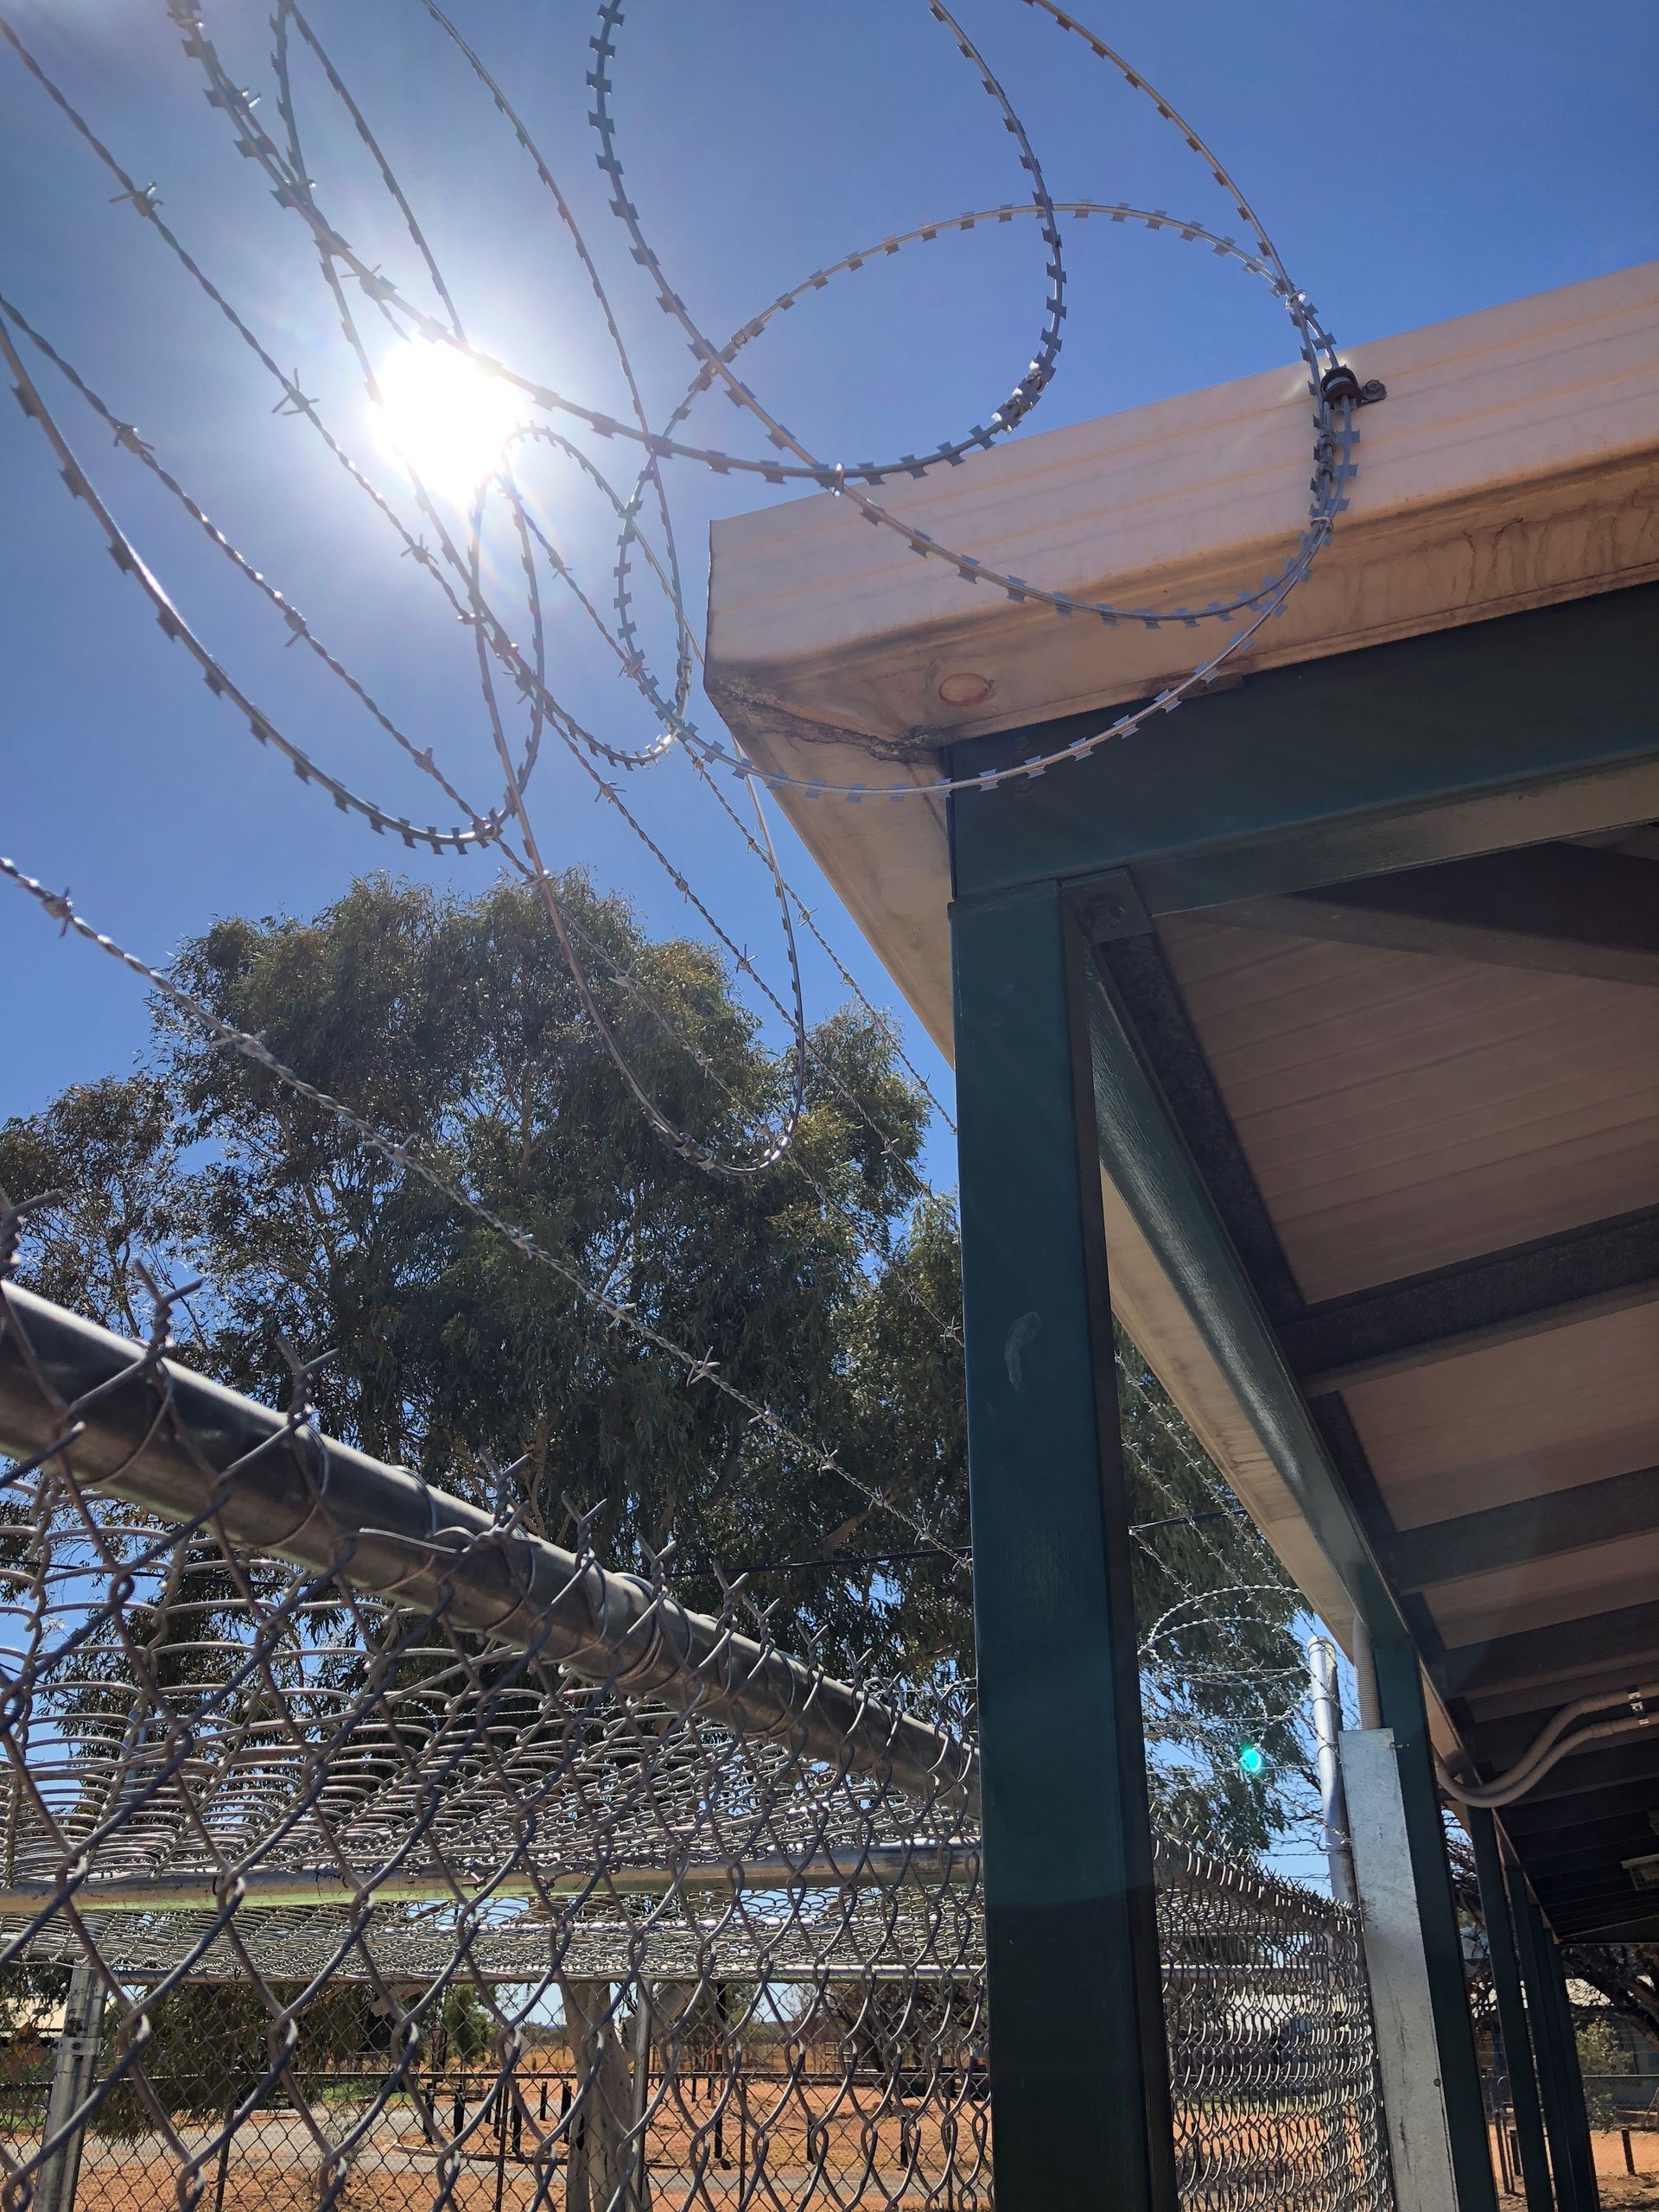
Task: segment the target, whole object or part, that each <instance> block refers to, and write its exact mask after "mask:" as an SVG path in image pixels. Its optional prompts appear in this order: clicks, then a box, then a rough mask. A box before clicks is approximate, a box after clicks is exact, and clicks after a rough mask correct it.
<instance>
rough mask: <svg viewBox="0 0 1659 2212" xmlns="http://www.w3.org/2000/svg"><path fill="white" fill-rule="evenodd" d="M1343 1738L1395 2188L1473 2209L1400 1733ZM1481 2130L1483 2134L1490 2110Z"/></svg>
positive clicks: (1424, 2208) (1443, 2206) (1428, 2203)
mask: <svg viewBox="0 0 1659 2212" xmlns="http://www.w3.org/2000/svg"><path fill="white" fill-rule="evenodd" d="M1339 1740H1340V1745H1341V1752H1342V1770H1343V1777H1344V1781H1345V1783H1346V1784H1347V1796H1348V1820H1349V1834H1350V1836H1351V1840H1352V1843H1353V1852H1354V1872H1355V1877H1356V1879H1357V1885H1358V1889H1359V1896H1360V1902H1361V1905H1362V1908H1363V1925H1364V1941H1365V1974H1366V1979H1367V1980H1368V1981H1369V1982H1370V1991H1371V2017H1372V2019H1373V2020H1374V2022H1375V2023H1376V2065H1377V2073H1378V2075H1379V2076H1380V2078H1381V2082H1382V2088H1383V2118H1384V2120H1385V2122H1386V2123H1387V2133H1388V2140H1389V2163H1390V2164H1391V2165H1392V2167H1393V2169H1394V2183H1395V2196H1396V2198H1397V2200H1398V2202H1399V2204H1400V2206H1401V2208H1402V2212H1466V2208H1464V2206H1463V2200H1462V2199H1461V2197H1460V2196H1459V2190H1458V2175H1457V2169H1456V2165H1455V2163H1454V2160H1453V2158H1452V2131H1451V2126H1450V2121H1449V2119H1448V2116H1447V2113H1446V2100H1445V2097H1444V2095H1443V2094H1442V2089H1441V2084H1440V2074H1439V2069H1438V2068H1437V2067H1436V2066H1435V2064H1434V2063H1433V2058H1434V2049H1435V2037H1434V2005H1433V1994H1432V1993H1431V1990H1430V1987H1429V1977H1428V1961H1427V1957H1426V1955H1425V1952H1424V1946H1423V1930H1422V1917H1421V1913H1420V1911H1419V1910H1418V1904H1417V1884H1416V1879H1415V1875H1414V1869H1413V1866H1412V1860H1411V1847H1410V1840H1409V1838H1408V1834H1407V1830H1406V1815H1405V1807H1404V1805H1403V1803H1402V1800H1401V1791H1400V1776H1399V1770H1398V1767H1397V1764H1396V1763H1395V1751H1394V1738H1393V1736H1392V1735H1391V1734H1390V1733H1389V1731H1388V1730H1387V1729H1386V1728H1363V1729H1345V1730H1344V1732H1343V1734H1342V1736H1341V1738H1340V1739H1339ZM1476 2088H1477V2093H1478V2088H1479V2084H1478V2082H1477V2084H1476ZM1481 2136H1482V2140H1483V2144H1484V2138H1485V2119H1484V2110H1483V2113H1482V2120H1481ZM1488 2186H1489V2188H1490V2186H1491V2169H1490V2166H1489V2168H1488ZM1495 2201H1496V2200H1494V2202H1495Z"/></svg>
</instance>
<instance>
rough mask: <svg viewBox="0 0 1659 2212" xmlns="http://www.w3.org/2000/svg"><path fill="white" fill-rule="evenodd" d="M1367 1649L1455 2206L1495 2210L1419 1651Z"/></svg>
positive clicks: (1390, 1643) (1383, 1646) (1394, 1646)
mask: <svg viewBox="0 0 1659 2212" xmlns="http://www.w3.org/2000/svg"><path fill="white" fill-rule="evenodd" d="M1372 1657H1373V1660H1374V1662H1375V1663H1376V1691H1377V1701H1378V1703H1379V1705H1380V1706H1381V1707H1382V1713H1383V1726H1384V1727H1385V1728H1389V1729H1392V1731H1393V1732H1394V1742H1395V1754H1396V1756H1397V1758H1398V1760H1399V1764H1400V1796H1401V1800H1402V1805H1403V1808H1404V1811H1405V1816H1406V1840H1407V1843H1408V1847H1409V1849H1410V1853H1411V1870H1412V1875H1413V1878H1414V1883H1415V1885H1416V1891H1417V1911H1418V1916H1419V1921H1420V1924H1421V1929H1422V1935H1423V1955H1424V1958H1425V1960H1426V1961H1427V1967H1428V1994H1429V2002H1430V2004H1431V2005H1432V2006H1433V2013H1434V2039H1435V2043H1436V2045H1437V2047H1438V2048H1437V2052H1436V2056H1438V2058H1439V2061H1440V2094H1441V2095H1442V2096H1443V2097H1444V2099H1445V2100H1446V2131H1447V2133H1448V2134H1449V2135H1450V2137H1451V2142H1452V2175H1453V2177H1454V2180H1455V2182H1456V2185H1457V2192H1458V2206H1459V2212H1497V2184H1496V2183H1495V2182H1494V2180H1493V2178H1492V2154H1491V2140H1490V2139H1489V2137H1488V2135H1487V2132H1486V2108H1485V2104H1484V2100H1483V2098H1482V2096H1481V2093H1480V2062H1479V2060H1478V2057H1477V2056H1476V2054H1475V2031H1474V2024H1473V2023H1472V2021H1471V2018H1470V2017H1469V1984H1468V1979H1467V1976H1466V1974H1465V1971H1464V1960H1463V1941H1462V1936H1461V1935H1460V1933H1459V1928H1458V1914H1457V1907H1456V1905H1455V1904H1453V1902H1452V1873H1451V1869H1450V1867H1449V1866H1448V1865H1447V1862H1446V1830H1445V1828H1444V1827H1443V1826H1442V1823H1441V1817H1440V1793H1439V1790H1438V1789H1437V1788H1436V1785H1435V1781H1434V1762H1433V1748H1432V1746H1431V1745H1430V1743H1429V1739H1428V1714H1427V1711H1426V1709H1425V1707H1424V1705H1423V1683H1422V1676H1421V1673H1420V1672H1419V1670H1418V1660H1417V1653H1416V1649H1415V1648H1414V1646H1413V1645H1412V1644H1410V1643H1403V1642H1397V1641H1395V1639H1393V1638H1388V1639H1387V1640H1385V1639H1383V1637H1377V1638H1376V1640H1375V1642H1374V1643H1373V1645H1372Z"/></svg>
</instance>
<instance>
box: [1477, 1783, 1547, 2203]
mask: <svg viewBox="0 0 1659 2212" xmlns="http://www.w3.org/2000/svg"><path fill="white" fill-rule="evenodd" d="M1466 1818H1467V1820H1468V1823H1469V1834H1470V1836H1471V1840H1472V1841H1473V1843H1474V1847H1475V1875H1476V1878H1477V1879H1478V1882H1479V1884H1480V1909H1481V1912H1482V1914H1483V1916H1484V1919H1485V1922H1486V1950H1487V1955H1488V1956H1489V1957H1490V1959H1491V1965H1492V1990H1493V1993H1494V1995H1495V1996H1496V1998H1497V2019H1498V2025H1499V2028H1500V2029H1501V2030H1502V2031H1503V2055H1504V2058H1505V2060H1506V2061H1507V2063H1508V2066H1509V2075H1510V2103H1511V2104H1512V2105H1513V2106H1514V2107H1515V2133H1516V2139H1517V2140H1518V2142H1519V2144H1520V2146H1521V2181H1522V2188H1523V2190H1525V2193H1526V2199H1527V2212H1554V2196H1553V2195H1552V2194H1551V2190H1550V2185H1549V2162H1548V2156H1547V2154H1546V2152H1545V2148H1544V2122H1543V2114H1542V2113H1541V2111H1540V2109H1539V2105H1538V2076H1537V2074H1536V2072H1535V2069H1534V2066H1533V2057H1532V2039H1531V2037H1530V2036H1529V2033H1528V2028H1527V2013H1526V2005H1525V2003H1524V2001H1523V1999H1522V1993H1521V1969H1520V1963H1519V1961H1518V1960H1517V1958H1516V1946H1515V1938H1514V1931H1513V1929H1511V1927H1510V1900H1509V1889H1508V1885H1507V1884H1506V1883H1505V1882H1504V1879H1503V1859H1502V1857H1501V1856H1500V1855H1499V1852H1498V1846H1497V1823H1496V1822H1495V1821H1493V1819H1492V1816H1491V1813H1490V1812H1489V1811H1487V1810H1485V1809H1484V1808H1480V1807H1477V1806H1472V1805H1471V1806H1470V1807H1469V1808H1467V1813H1466ZM1498 2126H1499V2129H1500V2131H1501V2130H1502V2127H1503V2115H1502V2113H1500V2114H1499V2115H1498Z"/></svg>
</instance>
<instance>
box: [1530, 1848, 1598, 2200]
mask: <svg viewBox="0 0 1659 2212" xmlns="http://www.w3.org/2000/svg"><path fill="white" fill-rule="evenodd" d="M1510 1905H1511V1907H1512V1908H1513V1910H1514V1914H1515V1933H1516V1949H1517V1950H1518V1952H1519V1954H1520V1958H1521V1979H1522V1983H1523V1984H1524V1986H1525V1988H1526V1993H1527V2018H1529V2020H1530V2022H1531V2023H1532V2037H1533V2049H1534V2050H1535V2051H1536V2053H1537V2055H1538V2096H1539V2101H1540V2102H1541V2105H1542V2106H1543V2108H1544V2126H1545V2129H1546V2131H1547V2133H1548V2137H1549V2163H1550V2169H1551V2171H1552V2172H1553V2173H1554V2177H1555V2201H1556V2203H1557V2204H1558V2205H1559V2206H1560V2212H1596V2206H1597V2204H1598V2202H1599V2198H1598V2196H1597V2191H1596V2178H1595V2173H1594V2171H1593V2169H1592V2165H1591V2162H1590V2157H1589V2148H1590V2145H1589V2137H1588V2134H1587V2133H1584V2134H1580V2130H1579V2128H1578V2126H1577V2125H1576V2120H1575V2115H1574V2113H1573V2098H1572V2093H1571V2090H1570V2089H1569V2087H1568V2083H1567V2063H1568V2054H1567V2038H1566V2037H1565V2036H1564V2035H1563V2033H1562V2031H1561V2008H1560V2005H1559V2004H1558V2002H1557V1999H1556V1996H1555V1989H1554V1974H1553V1969H1552V1967H1551V1964H1550V1960H1549V1955H1548V1943H1549V1931H1548V1929H1546V1927H1545V1926H1544V1922H1543V1916H1542V1914H1541V1912H1540V1911H1539V1910H1538V1908H1537V1906H1536V1905H1535V1904H1534V1903H1533V1901H1532V1898H1531V1897H1530V1895H1529V1892H1528V1890H1527V1885H1526V1878H1525V1876H1524V1875H1523V1874H1522V1872H1521V1871H1520V1869H1519V1868H1518V1867H1514V1866H1512V1867H1511V1868H1510Z"/></svg>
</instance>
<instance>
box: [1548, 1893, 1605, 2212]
mask: <svg viewBox="0 0 1659 2212" xmlns="http://www.w3.org/2000/svg"><path fill="white" fill-rule="evenodd" d="M1533 1910H1534V1912H1535V1913H1537V1915H1538V1941H1539V1955H1540V1957H1541V1959H1542V1961H1543V1965H1544V1971H1545V1974H1546V1976H1547V1979H1548V1984H1549V1994H1550V1997H1551V1999H1552V2000H1553V2001H1554V2006H1555V2017H1556V2019H1557V2021H1558V2022H1559V2024H1560V2039H1561V2086H1562V2088H1563V2090H1564V2092H1565V2095H1566V2102H1567V2126H1568V2130H1569V2140H1570V2142H1571V2145H1572V2155H1573V2163H1574V2164H1575V2166H1576V2168H1577V2170H1578V2174H1579V2189H1580V2195H1581V2196H1582V2198H1583V2201H1584V2203H1585V2204H1586V2207H1588V2208H1589V2212H1598V2208H1599V2205H1600V2203H1601V2190H1600V2188H1599V2184H1598V2183H1597V2181H1596V2154H1595V2148H1594V2145H1592V2143H1591V2140H1590V2115H1589V2113H1588V2112H1586V2109H1585V2103H1584V2073H1583V2069H1581V2068H1580V2064H1579V2038H1578V2035H1577V2032H1576V2031H1575V2030H1574V2028H1573V2007H1572V2005H1571V2004H1570V2003H1569V2001H1568V1999H1567V1968H1566V1967H1565V1966H1564V1965H1563V1964H1562V1961H1561V1951H1560V1944H1558V1943H1557V1942H1556V1941H1555V1938H1554V1936H1552V1935H1551V1934H1550V1932H1549V1930H1548V1928H1546V1927H1545V1925H1544V1916H1543V1915H1542V1913H1541V1912H1538V1908H1537V1906H1536V1905H1534V1907H1533Z"/></svg>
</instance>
